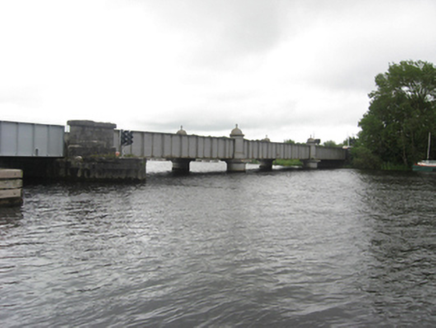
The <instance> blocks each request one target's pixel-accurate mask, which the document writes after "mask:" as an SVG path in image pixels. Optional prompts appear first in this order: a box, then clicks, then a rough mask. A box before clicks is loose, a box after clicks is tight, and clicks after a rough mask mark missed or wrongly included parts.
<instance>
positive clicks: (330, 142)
mask: <svg viewBox="0 0 436 328" xmlns="http://www.w3.org/2000/svg"><path fill="white" fill-rule="evenodd" d="M322 145H323V146H324V147H338V145H337V144H336V142H334V141H333V140H328V141H324V143H323V144H322Z"/></svg>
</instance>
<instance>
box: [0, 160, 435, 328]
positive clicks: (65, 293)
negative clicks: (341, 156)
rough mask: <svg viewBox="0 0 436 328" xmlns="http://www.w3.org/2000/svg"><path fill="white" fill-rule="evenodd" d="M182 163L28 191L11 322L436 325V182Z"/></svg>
mask: <svg viewBox="0 0 436 328" xmlns="http://www.w3.org/2000/svg"><path fill="white" fill-rule="evenodd" d="M170 169H171V164H170V163H162V162H149V163H147V171H148V172H149V176H148V180H147V182H146V183H145V184H122V185H111V184H63V183H55V184H47V185H41V184H39V185H38V184H35V185H27V186H26V188H25V203H24V205H23V207H22V208H21V209H20V210H15V211H11V212H9V213H8V211H5V210H3V209H2V210H1V216H0V232H1V235H0V236H1V240H0V288H1V293H0V320H1V322H2V323H3V326H6V327H14V326H16V327H19V326H41V327H42V326H63V325H64V326H86V327H89V326H104V327H107V326H113V327H119V326H126V327H135V326H138V327H144V326H147V327H148V326H151V327H155V326H165V327H194V326H196V327H210V326H212V327H213V326H219V327H222V326H231V327H234V326H253V327H257V326H267V325H271V326H279V327H280V326H283V327H289V326H301V327H314V326H317V327H329V326H347V327H348V326H353V327H359V326H361V327H367V326H387V327H389V326H408V325H418V326H428V327H430V326H434V324H435V322H436V317H435V315H436V313H435V310H434V309H435V308H436V306H435V302H436V301H435V300H436V286H435V281H436V279H435V274H434V273H435V272H434V271H435V269H434V268H435V260H436V255H435V250H436V238H435V231H436V230H435V222H434V214H433V213H434V208H433V203H434V195H435V191H436V178H435V177H434V176H432V175H418V174H415V173H413V174H407V173H401V174H398V173H387V174H386V173H368V172H360V171H355V170H325V171H324V170H318V171H303V170H296V169H293V170H275V171H273V172H258V171H257V170H256V169H255V167H254V166H250V167H249V170H248V172H247V173H245V174H227V173H225V164H224V163H191V170H192V172H191V174H189V175H185V176H175V175H173V174H171V173H169V172H168V171H169V170H170Z"/></svg>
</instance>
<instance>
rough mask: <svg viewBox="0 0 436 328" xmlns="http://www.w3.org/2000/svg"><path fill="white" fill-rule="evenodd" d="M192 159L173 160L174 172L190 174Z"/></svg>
mask: <svg viewBox="0 0 436 328" xmlns="http://www.w3.org/2000/svg"><path fill="white" fill-rule="evenodd" d="M191 161H192V159H186V158H177V159H172V160H171V162H173V168H172V170H173V172H177V173H188V172H189V163H191Z"/></svg>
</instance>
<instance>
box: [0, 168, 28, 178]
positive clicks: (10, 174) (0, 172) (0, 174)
mask: <svg viewBox="0 0 436 328" xmlns="http://www.w3.org/2000/svg"><path fill="white" fill-rule="evenodd" d="M22 178H23V171H22V170H16V169H0V179H22Z"/></svg>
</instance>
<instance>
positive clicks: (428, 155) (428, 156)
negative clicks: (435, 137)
mask: <svg viewBox="0 0 436 328" xmlns="http://www.w3.org/2000/svg"><path fill="white" fill-rule="evenodd" d="M430 141H431V132H429V133H428V145H427V160H429V159H430Z"/></svg>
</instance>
